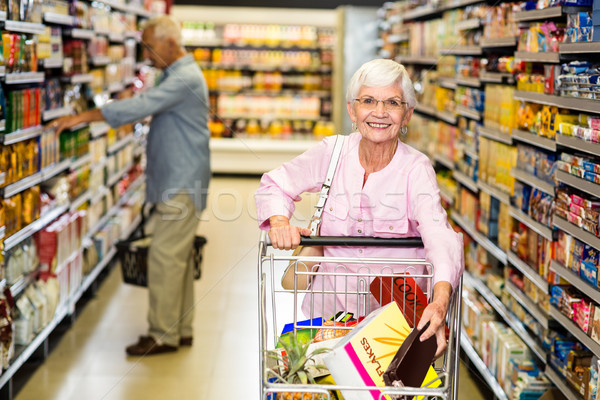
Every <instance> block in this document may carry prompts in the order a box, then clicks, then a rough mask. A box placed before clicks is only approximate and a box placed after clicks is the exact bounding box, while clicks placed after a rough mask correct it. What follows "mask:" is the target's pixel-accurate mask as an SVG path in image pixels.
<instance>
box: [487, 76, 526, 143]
mask: <svg viewBox="0 0 600 400" xmlns="http://www.w3.org/2000/svg"><path fill="white" fill-rule="evenodd" d="M514 94H515V88H514V87H512V86H507V85H491V84H488V85H486V86H485V99H486V101H485V109H484V121H485V122H484V125H485V126H486V127H489V128H493V129H497V130H499V131H501V132H503V133H511V131H512V129H514V128H516V127H517V114H518V109H519V102H518V101H516V100H515V99H514Z"/></svg>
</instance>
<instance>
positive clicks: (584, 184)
mask: <svg viewBox="0 0 600 400" xmlns="http://www.w3.org/2000/svg"><path fill="white" fill-rule="evenodd" d="M556 180H557V181H559V182H561V183H564V184H566V185H569V186H571V187H574V188H577V189H579V190H581V191H583V192H586V193H589V194H591V195H592V196H596V197H600V185H598V184H597V183H593V182H590V181H588V180H585V179H582V178H579V177H577V176H575V175H572V174H570V173H568V172H565V171H562V170H557V171H556Z"/></svg>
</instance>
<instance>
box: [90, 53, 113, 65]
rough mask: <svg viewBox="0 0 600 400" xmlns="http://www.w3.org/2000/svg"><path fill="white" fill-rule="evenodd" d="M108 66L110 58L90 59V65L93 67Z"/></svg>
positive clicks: (97, 57)
mask: <svg viewBox="0 0 600 400" xmlns="http://www.w3.org/2000/svg"><path fill="white" fill-rule="evenodd" d="M108 64H110V57H108V56H96V57H92V65H94V66H95V67H103V66H105V65H108Z"/></svg>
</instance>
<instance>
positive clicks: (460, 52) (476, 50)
mask: <svg viewBox="0 0 600 400" xmlns="http://www.w3.org/2000/svg"><path fill="white" fill-rule="evenodd" d="M440 54H442V55H457V56H479V55H481V54H482V51H481V47H480V46H454V47H448V48H445V49H441V50H440Z"/></svg>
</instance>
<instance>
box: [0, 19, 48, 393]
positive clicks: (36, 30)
mask: <svg viewBox="0 0 600 400" xmlns="http://www.w3.org/2000/svg"><path fill="white" fill-rule="evenodd" d="M4 29H6V30H7V31H11V32H22V33H33V34H40V33H44V31H45V30H46V25H44V24H38V23H34V22H21V21H10V20H7V21H4ZM0 387H2V386H1V385H0Z"/></svg>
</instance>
